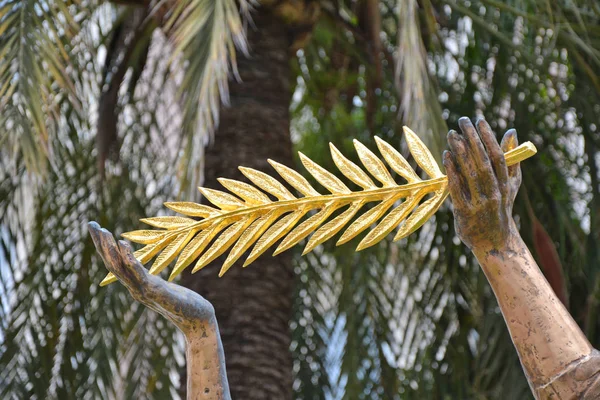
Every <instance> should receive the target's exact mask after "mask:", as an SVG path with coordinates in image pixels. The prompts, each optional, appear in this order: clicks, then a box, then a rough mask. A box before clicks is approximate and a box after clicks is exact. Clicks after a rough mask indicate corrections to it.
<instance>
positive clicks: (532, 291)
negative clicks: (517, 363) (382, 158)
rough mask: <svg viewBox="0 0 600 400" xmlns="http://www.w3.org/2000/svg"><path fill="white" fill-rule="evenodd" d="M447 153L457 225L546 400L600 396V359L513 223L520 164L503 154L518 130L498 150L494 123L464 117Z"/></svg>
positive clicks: (514, 143)
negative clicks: (508, 163) (508, 161)
mask: <svg viewBox="0 0 600 400" xmlns="http://www.w3.org/2000/svg"><path fill="white" fill-rule="evenodd" d="M459 126H460V128H461V130H462V133H463V134H462V135H461V134H458V133H457V132H454V131H451V132H450V133H449V134H448V144H449V147H450V151H448V152H446V153H445V154H444V165H445V167H446V172H447V174H448V188H449V190H450V196H451V197H452V203H453V206H454V226H455V230H456V232H457V234H458V236H459V237H460V239H461V240H462V241H463V243H465V245H467V247H469V248H470V249H471V250H472V251H473V253H474V255H475V256H476V258H477V260H478V261H479V263H480V264H481V267H482V269H483V271H484V273H485V276H486V277H487V279H488V281H489V283H490V285H491V287H492V289H493V291H494V294H495V295H496V298H497V300H498V304H499V306H500V309H501V311H502V315H503V316H504V320H505V321H506V325H507V326H508V330H509V332H510V336H511V338H512V340H513V343H514V345H515V348H516V349H517V352H518V354H519V358H520V360H521V364H522V366H523V369H524V371H525V374H526V376H527V380H528V381H529V384H530V386H531V389H532V391H533V393H534V395H535V396H536V398H538V399H557V400H558V399H597V398H600V355H599V353H598V352H597V351H596V350H594V349H593V348H592V346H591V345H590V343H589V342H588V340H587V339H586V337H585V336H584V335H583V333H582V331H581V330H580V329H579V326H578V325H577V324H576V322H575V321H574V320H573V318H572V317H571V315H570V314H569V312H568V311H567V309H566V308H565V307H564V305H563V303H562V302H561V301H560V300H559V299H558V297H557V296H556V294H555V293H554V291H553V290H552V288H551V287H550V285H549V284H548V282H547V281H546V279H545V277H544V276H543V275H542V273H541V271H540V269H539V267H538V266H537V264H536V263H535V261H534V259H533V257H532V256H531V253H530V252H529V250H528V249H527V246H526V245H525V243H524V242H523V240H522V239H521V236H520V235H519V232H518V229H517V227H516V225H515V222H514V220H513V218H512V205H513V203H514V199H515V196H516V194H517V191H518V189H519V186H520V184H521V172H520V169H519V165H518V164H517V165H514V166H511V167H508V168H507V166H506V163H505V160H504V156H503V153H504V152H506V151H508V150H511V149H513V148H515V147H516V146H517V136H516V132H515V131H514V130H510V131H508V132H507V133H506V134H505V135H504V138H503V139H502V144H501V145H498V142H497V141H496V138H495V135H494V134H493V132H492V130H491V128H490V127H489V125H488V124H487V123H486V122H485V121H482V120H480V121H479V122H478V124H477V131H476V130H475V127H474V126H473V125H472V124H471V122H470V121H469V120H468V119H467V118H461V119H460V120H459Z"/></svg>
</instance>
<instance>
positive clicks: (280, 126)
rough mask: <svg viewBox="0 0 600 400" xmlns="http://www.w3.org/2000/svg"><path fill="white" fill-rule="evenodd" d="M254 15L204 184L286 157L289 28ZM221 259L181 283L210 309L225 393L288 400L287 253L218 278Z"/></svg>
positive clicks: (289, 292)
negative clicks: (221, 356)
mask: <svg viewBox="0 0 600 400" xmlns="http://www.w3.org/2000/svg"><path fill="white" fill-rule="evenodd" d="M253 21H254V24H255V26H256V27H253V26H251V27H250V28H249V32H248V42H249V45H250V49H251V56H250V57H249V58H247V57H240V58H239V64H238V67H239V72H240V76H241V79H242V82H241V83H235V82H234V83H233V84H232V86H231V88H230V97H231V106H230V107H228V108H224V109H223V110H222V112H221V119H220V122H219V128H218V131H217V133H216V136H215V137H216V139H215V143H214V144H213V145H211V146H210V147H209V148H208V149H207V154H206V160H205V181H204V186H206V187H210V188H219V187H220V185H219V183H218V182H217V178H218V177H227V178H233V179H239V180H242V181H247V180H245V178H243V176H242V175H241V173H240V172H239V171H238V169H237V167H238V166H240V165H242V166H247V167H252V168H255V169H258V170H262V171H265V172H268V173H270V174H271V173H272V172H273V171H272V170H271V167H270V166H269V164H268V163H267V158H272V159H274V160H277V161H279V162H281V163H283V164H287V165H290V164H291V163H292V156H291V154H292V153H291V140H290V134H289V125H290V116H289V104H290V101H291V89H290V78H291V71H290V56H291V53H290V51H289V47H290V39H289V34H288V32H287V29H286V26H285V24H283V23H282V22H281V21H280V20H279V19H278V18H277V17H275V16H274V15H273V14H272V13H270V12H269V10H268V9H265V8H262V7H259V9H258V10H257V12H256V13H255V14H253ZM223 261H224V259H223V258H220V259H217V260H216V261H215V262H214V263H212V264H211V265H209V266H207V267H206V268H204V269H203V270H201V271H199V272H198V273H196V274H194V275H190V274H189V273H187V274H185V276H184V278H183V283H184V285H185V286H187V287H189V288H191V289H193V290H195V291H197V292H198V293H200V294H201V295H202V296H204V297H205V298H206V299H208V300H209V301H210V302H212V304H213V305H214V307H215V310H216V316H217V320H218V322H219V329H220V331H221V337H222V341H223V347H224V349H225V359H226V363H227V374H228V377H229V382H230V388H231V395H232V398H233V399H248V400H253V399H291V397H292V360H291V355H290V351H289V346H290V329H289V325H288V324H289V320H290V316H291V307H292V285H293V281H294V275H293V270H292V266H291V257H290V254H289V253H284V254H282V255H280V256H277V257H271V255H270V254H265V255H263V256H261V257H260V258H259V259H258V260H257V261H255V262H254V263H253V264H252V265H251V266H250V267H249V268H246V269H243V270H242V268H241V263H238V264H237V265H235V266H233V267H232V268H231V269H230V270H229V271H228V272H227V274H225V276H224V277H223V278H218V276H217V274H218V272H219V268H220V266H221V265H222V263H223Z"/></svg>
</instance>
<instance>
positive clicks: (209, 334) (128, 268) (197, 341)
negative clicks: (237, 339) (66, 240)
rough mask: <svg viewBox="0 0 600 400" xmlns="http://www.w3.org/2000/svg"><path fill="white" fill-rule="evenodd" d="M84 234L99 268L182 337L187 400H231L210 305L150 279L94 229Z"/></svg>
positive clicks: (123, 246) (125, 250) (124, 247)
mask: <svg viewBox="0 0 600 400" xmlns="http://www.w3.org/2000/svg"><path fill="white" fill-rule="evenodd" d="M89 230H90V234H91V236H92V239H93V240H94V245H95V246H96V250H97V251H98V253H100V256H101V257H102V259H103V260H104V264H105V265H106V267H107V268H108V269H109V271H111V272H112V273H113V274H115V276H116V277H117V278H118V279H119V280H120V281H121V283H122V284H123V285H125V287H126V288H127V289H128V290H129V293H131V296H132V297H133V298H134V299H136V300H137V301H139V302H140V303H142V304H144V305H145V306H146V307H148V308H151V309H152V310H154V311H156V312H158V313H159V314H161V315H163V316H164V317H165V318H167V319H168V320H169V321H171V322H172V323H173V324H175V325H176V326H177V327H178V328H179V329H180V330H181V332H183V334H184V335H185V340H186V360H187V379H188V380H187V394H188V399H194V400H195V399H202V400H228V399H231V396H230V394H229V385H228V383H227V374H226V372H225V356H224V354H223V346H222V344H221V337H220V335H219V327H218V326H217V319H216V317H215V310H214V308H213V306H212V304H210V303H209V302H208V301H206V300H205V299H204V298H203V297H202V296H200V295H199V294H198V293H196V292H194V291H192V290H189V289H186V288H184V287H183V286H179V285H176V284H174V283H170V282H167V281H165V280H163V279H161V278H159V277H157V276H153V275H150V274H149V273H148V271H147V270H146V269H145V268H144V267H143V266H142V265H141V264H140V262H139V261H138V260H136V258H135V257H134V256H133V252H132V250H131V247H130V246H129V244H127V243H126V242H124V241H119V243H118V244H117V243H116V242H115V239H114V238H113V236H112V234H111V233H110V232H108V231H107V230H106V229H102V228H100V226H99V225H98V224H97V223H95V222H90V224H89Z"/></svg>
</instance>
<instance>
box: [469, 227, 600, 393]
mask: <svg viewBox="0 0 600 400" xmlns="http://www.w3.org/2000/svg"><path fill="white" fill-rule="evenodd" d="M473 253H474V254H475V256H476V257H477V260H478V261H479V263H480V265H481V267H482V269H483V271H484V273H485V276H486V277H487V279H488V281H489V283H490V285H491V287H492V289H493V291H494V294H495V295H496V298H497V300H498V304H499V306H500V309H501V311H502V315H503V316H504V319H505V321H506V325H507V326H508V330H509V332H510V336H511V338H512V341H513V343H514V345H515V348H516V349H517V352H518V354H519V358H520V360H521V364H522V366H523V369H524V371H525V374H526V376H527V378H528V381H529V383H530V385H531V387H532V390H533V391H534V392H535V393H536V394H537V396H538V397H539V398H549V394H550V393H553V394H555V395H557V394H561V395H563V396H560V397H557V398H558V399H562V398H571V396H573V394H575V393H577V394H578V395H581V394H583V393H585V392H586V390H587V389H588V388H589V387H590V386H592V385H593V384H594V382H595V381H596V379H597V377H598V374H599V373H600V358H598V355H597V352H596V353H594V350H593V348H592V346H591V345H590V343H589V341H588V340H587V338H586V337H585V336H584V335H583V333H582V331H581V329H579V326H578V325H577V323H576V322H575V321H574V320H573V318H572V317H571V315H570V314H569V312H568V311H567V310H566V308H565V307H564V305H563V304H562V302H561V301H560V300H559V299H558V297H557V296H556V294H555V293H554V291H553V290H552V288H551V287H550V285H549V284H548V282H547V281H546V279H545V277H544V276H543V275H542V273H541V271H540V269H539V267H538V266H537V264H536V263H535V261H534V259H533V257H532V255H531V253H530V252H529V250H528V249H527V246H526V245H525V243H524V242H523V240H522V239H521V237H520V236H519V235H514V236H512V237H511V238H510V239H509V240H508V241H507V242H506V243H505V245H504V246H501V247H500V248H498V249H487V250H485V249H478V248H473ZM586 363H590V366H589V367H592V368H591V370H590V371H589V372H585V371H586V368H588V369H589V367H585V368H584V369H582V367H584V364H586ZM577 378H578V379H577ZM563 392H564V393H563Z"/></svg>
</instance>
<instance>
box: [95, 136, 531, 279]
mask: <svg viewBox="0 0 600 400" xmlns="http://www.w3.org/2000/svg"><path fill="white" fill-rule="evenodd" d="M404 134H405V137H406V142H407V143H408V147H409V150H410V152H411V154H412V156H413V158H414V159H415V161H416V162H417V164H418V165H419V166H420V167H421V169H422V170H423V171H424V172H425V173H426V174H427V175H428V177H429V179H425V180H422V179H421V178H420V177H419V176H418V175H417V173H416V172H415V171H414V170H413V169H412V168H411V166H410V165H409V163H408V162H407V161H406V159H405V158H404V157H403V156H402V155H401V154H400V153H399V152H398V151H396V149H394V148H393V147H392V146H391V145H390V144H389V143H387V142H385V141H383V140H382V139H380V138H378V137H375V140H376V142H377V147H378V148H379V151H380V153H381V155H382V156H383V158H384V160H385V161H386V162H387V164H388V165H389V166H390V167H391V168H392V170H394V171H395V172H396V173H397V174H398V175H399V176H401V177H402V178H403V179H404V180H406V183H404V184H398V183H397V182H396V181H395V180H394V178H393V177H392V175H391V174H390V172H389V170H388V169H387V167H386V166H385V165H384V163H383V161H382V160H381V159H380V158H378V157H377V156H376V155H375V154H374V153H373V152H371V150H369V149H368V148H367V147H366V146H364V145H363V144H362V143H360V142H359V141H357V140H354V146H355V148H356V151H357V153H358V157H359V158H360V161H361V163H362V164H363V166H364V168H365V169H366V170H367V171H368V172H369V173H370V175H371V176H372V177H373V178H375V180H376V181H378V182H379V183H380V185H377V184H376V183H375V182H374V181H373V179H372V178H371V176H369V175H368V174H367V173H366V172H365V171H364V170H363V168H361V167H359V166H358V165H356V164H355V163H353V162H352V161H350V160H348V159H347V158H346V157H344V156H343V155H342V153H340V151H339V150H338V149H337V148H336V147H335V146H334V145H333V144H330V147H331V155H332V157H333V161H334V163H335V165H336V166H337V167H338V169H339V170H340V172H341V173H342V174H343V175H344V176H345V177H346V178H348V179H349V180H350V181H352V182H354V183H355V184H357V185H358V186H360V187H362V188H363V190H360V191H355V192H353V191H351V190H350V189H349V188H348V187H347V186H346V184H344V182H342V181H341V180H340V179H339V178H337V177H336V176H335V175H333V174H332V173H331V172H329V171H327V170H326V169H324V168H323V167H321V166H320V165H318V164H316V163H315V162H314V161H312V160H310V159H309V158H308V157H306V156H305V155H304V154H302V153H299V154H300V160H301V161H302V164H303V165H304V167H305V168H306V169H307V170H308V172H309V173H310V174H311V175H312V176H313V177H314V178H315V179H316V180H317V181H318V182H319V183H320V184H321V185H323V186H324V187H325V188H326V189H327V190H328V191H329V192H330V193H329V194H321V193H319V192H318V191H317V190H316V189H315V188H313V187H312V186H311V184H310V183H309V182H308V181H307V180H306V179H305V178H304V177H303V176H302V175H300V174H299V173H298V172H296V171H294V170H293V169H291V168H288V167H286V166H285V165H282V164H279V163H277V162H275V161H273V160H268V161H269V163H270V164H271V165H272V166H273V168H274V169H275V170H276V171H277V173H278V174H279V175H280V176H281V178H283V180H284V181H285V182H287V183H288V184H289V185H290V186H291V187H293V188H294V189H296V190H297V191H298V192H299V193H301V194H302V197H299V198H298V197H296V196H295V195H293V194H292V193H291V192H290V191H289V190H288V189H287V188H286V186H284V185H283V184H282V183H281V182H280V181H279V180H277V179H275V178H273V177H272V176H270V175H267V174H265V173H264V172H260V171H257V170H254V169H252V168H244V167H240V170H241V171H242V173H243V174H244V175H245V176H246V177H247V178H248V179H249V180H250V181H251V182H252V183H254V185H256V186H252V185H250V184H247V183H244V182H239V181H235V180H231V179H224V178H220V179H219V182H220V183H221V184H222V185H223V186H224V187H225V188H226V189H227V190H229V192H231V193H233V194H230V193H226V192H222V191H219V190H214V189H208V188H199V190H200V192H201V193H202V195H203V196H205V197H206V199H207V200H208V201H210V202H211V203H212V204H214V205H215V206H216V207H218V208H216V207H211V206H207V205H202V204H196V203H191V202H175V203H165V206H167V207H168V208H170V209H171V210H173V211H175V212H177V213H179V214H183V215H186V217H176V216H173V217H171V216H166V217H154V218H145V219H142V220H141V221H142V222H144V223H146V224H148V225H150V226H153V227H155V228H158V230H139V231H133V232H128V233H124V234H123V235H122V236H123V237H125V238H126V239H128V240H130V241H132V242H135V243H140V244H145V245H146V246H145V247H143V248H141V249H139V250H137V251H136V252H135V253H134V254H135V257H136V258H137V259H138V260H139V261H140V262H141V263H142V264H145V263H147V262H149V261H150V260H151V259H153V258H154V257H155V256H157V257H156V260H155V261H154V263H153V264H152V267H151V268H150V273H151V274H159V273H160V272H161V271H162V270H163V269H165V268H166V267H167V266H168V265H169V264H170V263H171V262H172V261H173V260H175V258H177V257H178V256H179V257H178V258H177V262H176V263H175V267H174V268H173V271H172V272H171V275H170V277H169V280H172V279H173V278H175V277H176V276H177V275H179V274H180V273H181V272H182V271H183V270H184V269H185V268H187V267H188V266H189V265H190V264H191V263H192V262H194V261H195V260H196V259H198V261H197V262H196V265H195V267H194V269H193V270H192V272H196V271H198V270H199V269H201V268H203V267H204V266H206V265H207V264H208V263H210V262H211V261H213V260H214V259H215V258H217V257H218V256H220V255H221V254H223V253H224V252H226V251H227V250H228V249H229V248H230V247H232V246H233V248H232V250H231V251H230V252H229V255H228V256H227V259H226V260H225V262H224V264H223V266H222V267H221V271H220V272H219V276H222V275H223V274H224V273H225V272H227V270H228V269H229V268H231V266H232V265H233V263H234V262H235V261H237V260H238V259H239V258H240V257H241V256H242V254H243V253H244V252H246V250H248V249H250V247H252V246H254V247H253V248H252V250H251V251H250V254H249V256H248V258H247V259H246V261H245V263H244V267H246V266H248V265H249V264H250V263H252V262H253V261H254V260H256V259H257V258H258V257H259V256H260V255H261V254H262V253H264V252H265V251H266V250H267V249H268V248H269V247H271V246H272V245H273V244H275V243H276V242H277V241H279V240H280V239H282V238H283V240H282V241H281V243H280V244H279V246H278V247H277V249H276V250H275V252H274V254H273V255H276V254H279V253H281V252H282V251H285V250H287V249H289V248H290V247H292V246H294V245H295V244H297V243H298V242H300V241H301V240H302V239H304V238H306V237H307V236H308V235H310V234H311V233H312V232H314V234H313V235H312V236H311V237H310V239H309V240H308V243H307V244H306V247H305V248H304V253H303V254H306V253H308V252H309V251H311V250H313V249H314V248H315V247H316V246H318V245H319V244H321V243H323V242H324V241H326V240H328V239H330V238H331V237H332V236H334V235H335V234H337V233H338V232H339V231H341V230H342V228H344V227H345V226H346V225H348V224H349V223H350V221H351V220H352V219H353V217H354V216H355V215H356V214H357V213H358V211H359V210H360V209H361V208H362V207H363V206H364V205H365V204H367V203H371V202H378V203H379V204H377V205H376V206H375V207H373V208H371V209H370V210H368V211H367V212H365V213H364V214H362V216H361V217H359V218H357V219H355V220H354V222H352V223H351V224H350V226H348V228H346V230H345V231H344V233H343V234H342V235H341V237H340V239H339V240H338V242H337V244H338V245H340V244H343V243H346V242H348V241H349V240H351V239H352V238H354V237H355V236H357V235H358V234H360V233H361V232H363V231H364V230H366V229H367V228H369V227H370V226H371V225H373V224H374V223H376V222H377V221H379V220H380V219H381V221H380V222H379V223H378V224H377V225H376V226H375V227H374V228H373V229H372V230H371V231H370V232H369V233H368V234H367V235H366V236H365V237H364V238H363V239H362V240H361V241H360V243H359V244H358V247H357V250H362V249H364V248H367V247H369V246H372V245H374V244H375V243H377V242H379V241H380V240H381V239H383V238H384V237H385V236H387V235H388V234H389V233H390V232H391V231H392V230H394V228H396V227H397V226H398V225H400V228H399V230H398V232H397V233H396V236H395V237H394V240H399V239H402V238H404V237H406V236H408V235H410V234H411V233H413V232H414V231H416V230H417V229H419V228H420V227H421V226H422V225H423V224H424V223H425V222H426V221H427V220H428V219H429V218H430V217H431V216H432V215H433V214H434V213H435V212H436V211H437V210H438V208H439V207H440V206H441V205H442V203H443V202H444V200H445V199H446V197H447V196H448V190H447V179H446V176H445V175H444V174H443V173H442V171H441V170H440V168H439V166H438V165H437V163H436V162H435V159H434V158H433V156H432V154H431V152H430V151H429V150H428V149H427V147H425V145H424V144H423V142H421V140H420V139H419V137H418V136H417V135H416V134H415V133H414V132H413V131H411V130H410V129H408V128H406V127H405V128H404ZM535 153H536V149H535V146H534V145H533V144H532V143H529V142H527V143H524V144H522V145H521V146H519V147H517V148H516V149H514V150H511V151H509V152H508V153H506V154H505V157H506V160H507V164H508V165H512V164H515V163H517V162H519V161H522V160H524V159H526V158H528V157H530V156H532V155H533V154H535ZM259 189H260V190H259ZM261 190H262V191H261ZM263 191H264V192H266V193H268V194H270V195H272V196H273V197H275V198H277V200H275V201H273V200H272V199H271V198H270V197H269V196H268V195H267V194H265V193H264V192H263ZM234 195H235V196H234ZM427 196H429V198H428V199H426V200H425V201H423V202H421V201H422V200H423V199H425V197H427ZM402 199H404V200H403V201H402V202H400V204H399V205H397V206H396V207H395V208H394V209H393V210H392V211H390V212H389V213H388V214H387V215H385V214H386V212H387V211H388V210H389V209H390V208H392V206H393V205H394V204H396V203H397V202H399V201H400V200H402ZM344 207H347V208H346V209H345V210H344V211H343V212H342V213H340V214H338V215H337V216H335V217H334V218H333V219H331V220H330V221H328V222H327V223H325V221H327V219H328V218H329V217H330V216H331V215H332V214H333V213H334V212H335V211H337V210H339V209H342V208H344ZM311 211H318V212H316V213H315V214H313V215H312V216H310V217H308V218H307V219H305V220H304V221H303V222H302V223H299V222H300V220H301V219H302V218H303V217H304V216H305V215H307V214H308V213H309V212H311ZM384 215H385V216H384ZM189 217H197V218H200V219H199V220H197V219H193V218H189ZM382 217H383V218H382ZM115 280H116V278H115V277H114V276H113V275H112V274H109V275H108V276H107V277H106V278H105V279H104V280H103V281H102V283H101V284H102V285H106V284H108V283H111V282H114V281H115Z"/></svg>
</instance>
